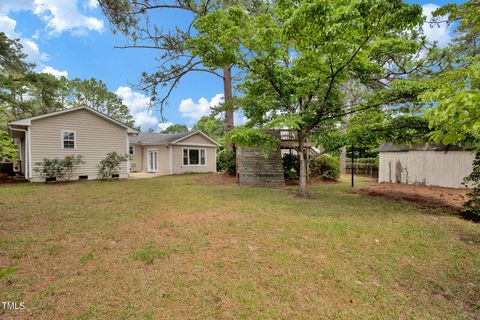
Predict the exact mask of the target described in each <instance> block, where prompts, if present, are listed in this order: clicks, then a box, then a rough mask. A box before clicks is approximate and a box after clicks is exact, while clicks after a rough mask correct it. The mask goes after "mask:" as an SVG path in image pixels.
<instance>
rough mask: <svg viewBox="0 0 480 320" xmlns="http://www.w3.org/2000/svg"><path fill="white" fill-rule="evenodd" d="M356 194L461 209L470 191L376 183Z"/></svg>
mask: <svg viewBox="0 0 480 320" xmlns="http://www.w3.org/2000/svg"><path fill="white" fill-rule="evenodd" d="M356 192H357V193H360V194H367V195H372V196H384V197H388V198H393V199H398V200H408V201H413V202H417V203H422V204H425V203H427V204H436V205H442V206H446V207H451V208H454V209H460V208H461V207H462V205H463V203H464V202H465V200H466V199H467V196H466V194H467V193H468V192H469V189H466V188H463V189H453V188H442V187H432V186H420V185H411V184H401V183H374V184H371V185H369V186H368V187H366V188H362V189H360V190H358V191H356Z"/></svg>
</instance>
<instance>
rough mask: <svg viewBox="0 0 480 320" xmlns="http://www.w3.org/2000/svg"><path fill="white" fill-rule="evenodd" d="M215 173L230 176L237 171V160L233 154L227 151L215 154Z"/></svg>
mask: <svg viewBox="0 0 480 320" xmlns="http://www.w3.org/2000/svg"><path fill="white" fill-rule="evenodd" d="M217 171H218V172H224V173H226V174H229V175H231V176H234V175H235V172H236V171H237V158H236V155H235V152H233V151H231V150H229V149H223V150H220V151H219V152H218V153H217Z"/></svg>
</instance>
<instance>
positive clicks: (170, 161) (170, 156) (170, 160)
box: [167, 145, 183, 174]
mask: <svg viewBox="0 0 480 320" xmlns="http://www.w3.org/2000/svg"><path fill="white" fill-rule="evenodd" d="M167 148H168V171H169V173H170V174H173V150H172V149H173V146H172V145H170V146H167ZM182 162H183V151H182Z"/></svg>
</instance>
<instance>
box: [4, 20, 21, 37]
mask: <svg viewBox="0 0 480 320" xmlns="http://www.w3.org/2000/svg"><path fill="white" fill-rule="evenodd" d="M16 26H17V21H15V20H13V19H12V18H10V17H7V16H0V32H3V33H5V34H6V35H7V37H9V38H10V39H15V38H18V34H17V33H16V32H15V27H16Z"/></svg>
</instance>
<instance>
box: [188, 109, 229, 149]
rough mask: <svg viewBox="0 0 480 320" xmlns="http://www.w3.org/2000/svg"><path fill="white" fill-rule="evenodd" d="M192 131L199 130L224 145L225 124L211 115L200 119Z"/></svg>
mask: <svg viewBox="0 0 480 320" xmlns="http://www.w3.org/2000/svg"><path fill="white" fill-rule="evenodd" d="M192 130H193V131H195V130H200V131H202V132H203V133H205V134H206V135H207V136H209V137H210V138H212V139H214V140H215V141H217V142H218V143H221V144H225V123H224V122H223V121H222V120H220V119H218V118H216V117H215V116H213V115H210V116H203V117H201V118H200V120H198V122H197V123H196V124H195V125H194V126H193V128H192Z"/></svg>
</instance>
